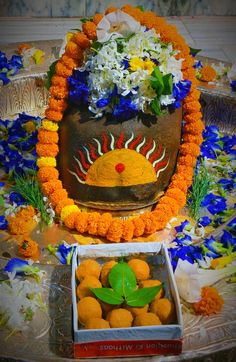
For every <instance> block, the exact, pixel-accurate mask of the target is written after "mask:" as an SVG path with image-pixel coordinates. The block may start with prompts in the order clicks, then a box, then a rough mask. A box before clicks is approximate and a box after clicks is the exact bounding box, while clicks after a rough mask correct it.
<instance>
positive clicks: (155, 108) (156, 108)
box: [150, 97, 161, 116]
mask: <svg viewBox="0 0 236 362" xmlns="http://www.w3.org/2000/svg"><path fill="white" fill-rule="evenodd" d="M150 107H151V110H152V112H153V113H154V114H156V115H157V116H160V114H161V105H160V99H159V98H158V97H156V98H154V99H153V100H152V101H151V103H150Z"/></svg>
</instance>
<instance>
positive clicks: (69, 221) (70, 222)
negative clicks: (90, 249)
mask: <svg viewBox="0 0 236 362" xmlns="http://www.w3.org/2000/svg"><path fill="white" fill-rule="evenodd" d="M70 206H71V207H72V206H76V205H68V206H65V207H64V208H66V207H70ZM62 211H63V209H62ZM79 214H80V211H74V212H72V213H70V214H69V215H67V216H65V218H64V224H65V226H66V227H68V228H69V229H75V220H76V219H77V216H79Z"/></svg>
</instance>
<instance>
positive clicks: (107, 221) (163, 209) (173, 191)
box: [37, 5, 204, 242]
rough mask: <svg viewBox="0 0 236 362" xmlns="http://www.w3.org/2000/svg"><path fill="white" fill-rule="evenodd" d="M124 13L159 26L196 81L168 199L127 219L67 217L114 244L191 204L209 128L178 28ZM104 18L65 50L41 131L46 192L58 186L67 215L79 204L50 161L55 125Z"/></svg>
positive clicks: (148, 15)
mask: <svg viewBox="0 0 236 362" xmlns="http://www.w3.org/2000/svg"><path fill="white" fill-rule="evenodd" d="M116 10H117V9H116V8H108V9H107V10H106V11H105V14H109V13H111V12H113V11H116ZM122 11H124V12H126V13H127V14H129V15H131V16H132V17H133V18H135V19H136V20H137V21H139V22H140V23H141V25H145V26H146V27H148V28H154V29H155V31H156V32H157V33H159V34H160V37H161V40H162V41H163V42H167V43H169V42H171V43H172V45H173V48H174V49H176V50H178V51H179V52H178V54H177V55H176V59H184V61H183V63H182V72H183V75H184V77H185V79H188V80H190V81H191V82H192V85H191V89H190V92H189V94H188V96H187V97H186V98H185V100H184V102H183V110H184V116H183V118H184V127H183V135H182V139H183V142H182V145H181V146H180V154H179V158H178V160H177V166H176V172H175V174H174V175H173V177H172V180H171V182H170V185H169V187H168V189H167V191H166V193H165V195H164V196H163V197H162V198H161V199H160V200H159V202H158V204H157V205H156V207H155V209H154V211H152V212H148V213H144V214H143V215H140V216H137V217H135V218H131V219H129V220H125V221H124V220H121V219H119V218H115V217H112V215H111V214H110V213H104V214H102V215H100V214H98V213H97V212H92V213H86V212H80V211H73V212H71V213H69V214H68V215H66V216H65V218H64V224H65V225H66V226H67V227H68V228H70V229H76V230H77V231H78V232H79V233H86V232H88V233H90V234H92V235H98V236H102V237H106V238H107V239H108V240H110V241H113V242H120V241H121V240H125V241H128V240H129V239H131V238H132V237H140V236H142V235H144V234H149V233H153V232H155V231H157V230H161V229H162V228H163V227H165V225H166V224H167V222H168V221H169V219H170V218H171V217H173V216H176V214H177V213H178V211H179V210H180V208H181V207H183V206H184V204H185V200H186V194H187V187H189V186H190V185H191V182H192V176H193V167H194V166H195V164H196V158H197V156H198V155H199V150H200V147H199V146H200V145H201V142H202V131H203V129H204V125H203V122H202V114H201V112H200V109H201V106H200V103H199V97H200V92H199V91H198V90H197V84H198V81H197V79H196V77H195V71H194V69H193V67H192V66H193V58H192V56H191V55H190V49H189V47H188V45H187V44H186V42H185V40H184V39H183V37H182V36H180V35H179V34H178V32H177V30H176V28H175V27H174V26H171V25H168V24H167V23H166V22H165V20H164V19H163V18H161V17H158V16H156V15H155V14H154V13H153V12H150V11H146V12H142V11H141V10H140V9H138V8H135V7H132V6H131V5H125V6H124V7H123V8H122ZM102 16H103V15H102V14H95V15H94V17H93V21H87V22H85V23H83V25H82V30H83V31H82V32H77V33H75V34H74V35H73V36H72V38H71V39H70V41H69V42H68V43H67V45H66V48H65V52H64V54H63V55H62V57H61V59H60V60H59V62H58V64H57V66H56V71H55V74H54V75H53V77H52V80H51V82H52V85H51V87H50V89H49V93H50V98H49V104H48V108H47V110H46V112H45V114H46V117H47V119H48V122H52V123H51V124H50V123H45V127H47V128H43V127H41V129H40V130H39V135H38V145H37V152H38V154H39V156H41V159H43V158H44V159H45V160H43V161H42V162H39V163H38V166H39V171H38V179H39V181H40V182H41V183H42V189H43V190H44V191H45V193H48V192H49V189H50V187H51V184H54V185H55V186H54V188H55V190H54V188H52V190H53V192H52V193H51V194H50V201H51V202H52V204H53V206H54V207H55V209H56V210H57V213H60V212H63V208H65V207H68V205H73V203H72V201H73V200H72V201H71V199H69V198H68V194H67V191H66V190H65V189H63V188H62V187H61V183H60V182H58V171H57V170H56V168H55V167H53V166H54V165H53V166H52V164H53V162H52V161H50V157H51V158H52V157H54V156H53V155H55V153H56V147H55V144H56V143H58V134H57V132H56V131H54V130H52V129H54V128H53V127H54V126H53V124H56V122H59V121H60V120H61V119H62V116H63V112H64V111H65V109H66V106H67V96H68V86H67V77H68V75H70V74H72V71H73V68H74V67H77V66H79V65H80V64H81V63H82V61H83V57H84V55H83V53H84V51H85V50H86V49H87V48H89V47H90V46H91V43H92V41H93V40H96V27H97V24H98V23H99V21H100V20H101V19H102ZM48 129H50V130H48ZM45 145H48V147H49V148H51V150H50V151H48V152H46V151H45ZM44 156H46V157H44ZM54 180H55V181H54Z"/></svg>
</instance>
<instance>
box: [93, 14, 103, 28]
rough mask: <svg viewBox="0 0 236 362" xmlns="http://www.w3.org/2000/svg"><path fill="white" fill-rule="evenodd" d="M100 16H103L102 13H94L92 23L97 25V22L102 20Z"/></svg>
mask: <svg viewBox="0 0 236 362" xmlns="http://www.w3.org/2000/svg"><path fill="white" fill-rule="evenodd" d="M102 18H103V15H102V14H99V13H97V14H95V15H94V16H93V22H94V24H96V25H98V23H99V22H100V21H101V20H102Z"/></svg>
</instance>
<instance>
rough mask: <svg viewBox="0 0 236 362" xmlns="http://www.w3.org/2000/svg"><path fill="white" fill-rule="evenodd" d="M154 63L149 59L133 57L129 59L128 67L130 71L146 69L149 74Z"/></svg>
mask: <svg viewBox="0 0 236 362" xmlns="http://www.w3.org/2000/svg"><path fill="white" fill-rule="evenodd" d="M154 67H155V63H154V62H153V61H151V60H150V59H145V60H142V59H140V58H139V57H134V58H132V59H130V61H129V68H130V70H131V71H132V72H135V71H136V70H138V69H144V70H147V71H148V74H151V73H152V71H153V68H154Z"/></svg>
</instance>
